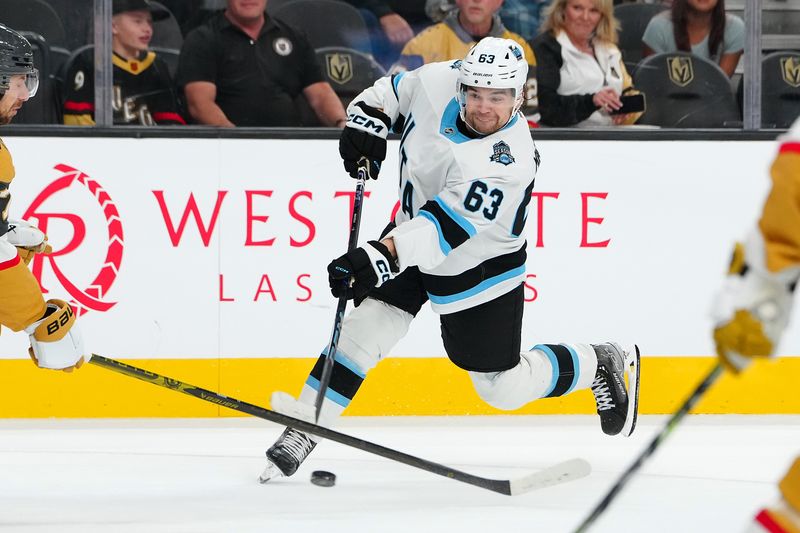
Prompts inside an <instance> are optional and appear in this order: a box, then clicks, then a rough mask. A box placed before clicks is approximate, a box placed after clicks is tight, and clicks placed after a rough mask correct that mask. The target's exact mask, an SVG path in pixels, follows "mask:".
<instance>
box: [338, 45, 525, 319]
mask: <svg viewBox="0 0 800 533" xmlns="http://www.w3.org/2000/svg"><path fill="white" fill-rule="evenodd" d="M459 66H460V61H448V62H441V63H429V64H427V65H424V66H422V67H420V68H418V69H417V70H414V71H411V72H404V73H398V74H395V75H393V76H391V77H385V78H381V79H380V80H378V81H377V82H376V83H375V84H374V85H373V86H372V87H370V88H369V89H367V90H365V91H363V92H362V93H361V94H360V95H359V96H358V97H356V99H354V100H353V102H352V103H351V104H350V107H348V115H349V116H350V121H349V122H348V126H353V125H354V121H357V117H358V116H359V115H361V117H362V124H361V125H360V127H359V126H356V127H359V129H366V130H367V131H369V130H368V129H367V128H364V127H363V112H361V110H360V108H358V107H357V104H358V103H359V102H363V103H364V104H366V105H368V106H370V107H373V108H377V109H381V110H382V111H383V112H384V113H385V114H386V115H388V117H389V119H390V120H391V125H392V129H393V131H395V132H397V133H402V135H401V140H400V189H399V193H400V204H401V209H400V210H399V211H398V213H397V216H396V218H395V223H396V224H397V227H396V228H394V229H393V230H392V231H391V232H390V233H389V234H388V236H390V237H392V238H393V239H394V244H395V247H396V249H397V255H398V261H399V264H400V268H401V270H402V269H405V268H407V267H409V266H417V267H418V268H419V270H420V272H421V273H422V276H423V280H424V283H425V289H426V291H427V292H428V297H429V298H430V301H431V305H432V308H433V310H434V311H436V312H437V313H440V314H447V313H454V312H457V311H461V310H464V309H468V308H470V307H474V306H476V305H480V304H482V303H485V302H488V301H490V300H492V299H494V298H497V297H498V296H501V295H503V294H505V293H507V292H509V291H510V290H512V289H514V288H516V287H518V286H519V285H520V283H522V281H523V279H524V276H525V259H526V252H525V237H524V235H523V228H524V226H525V218H526V216H527V208H528V203H529V202H530V198H531V190H532V189H533V183H534V178H535V175H536V170H537V168H538V164H539V155H538V152H537V151H536V148H535V146H534V143H533V140H532V139H531V134H530V131H529V129H528V124H527V122H526V121H525V119H524V117H523V116H522V115H521V114H517V115H516V116H514V117H513V119H512V120H511V122H510V123H509V124H508V125H507V126H506V127H504V128H503V129H501V130H500V131H498V132H496V133H494V134H492V135H488V136H484V137H479V136H476V135H474V134H473V133H472V132H470V131H469V130H468V129H467V128H466V127H465V125H464V124H463V122H461V120H460V119H459V118H458V117H459V104H458V101H457V100H456V98H455V94H456V80H457V78H458V72H459V70H458V69H459Z"/></svg>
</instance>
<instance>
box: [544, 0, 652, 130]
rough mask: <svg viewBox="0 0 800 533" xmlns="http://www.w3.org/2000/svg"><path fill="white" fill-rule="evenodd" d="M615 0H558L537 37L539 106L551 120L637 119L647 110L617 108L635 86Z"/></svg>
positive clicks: (554, 122)
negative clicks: (624, 55) (625, 60)
mask: <svg viewBox="0 0 800 533" xmlns="http://www.w3.org/2000/svg"><path fill="white" fill-rule="evenodd" d="M617 25H618V23H617V21H616V19H615V18H614V14H613V6H612V2H611V0H554V1H553V3H552V4H551V5H550V7H549V8H548V9H547V11H546V13H545V21H544V23H543V24H542V34H541V35H540V36H539V37H537V38H536V39H535V40H534V41H533V50H534V52H535V53H536V61H537V63H538V66H537V69H538V75H537V78H538V81H539V112H540V113H541V115H542V118H541V122H542V124H544V125H547V126H562V127H563V126H611V125H617V124H632V123H633V122H635V121H636V120H637V119H638V118H639V116H640V115H641V113H630V114H624V115H616V114H612V112H614V111H616V110H618V109H620V108H621V106H622V103H621V101H620V95H622V94H631V93H633V92H634V89H633V83H632V80H631V77H630V76H629V75H628V72H627V70H626V69H625V64H624V63H623V62H622V53H621V52H620V50H619V48H617V45H616V43H617Z"/></svg>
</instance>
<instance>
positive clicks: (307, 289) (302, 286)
mask: <svg viewBox="0 0 800 533" xmlns="http://www.w3.org/2000/svg"><path fill="white" fill-rule="evenodd" d="M310 277H311V274H300V275H299V276H297V286H298V287H300V288H301V289H303V290H304V291H305V292H306V296H305V297H304V298H295V300H297V301H298V302H307V301H309V300H310V299H311V294H312V293H311V289H309V288H308V287H307V286H305V285H303V284H302V283H301V280H302V279H303V278H310Z"/></svg>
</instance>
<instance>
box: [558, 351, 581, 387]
mask: <svg viewBox="0 0 800 533" xmlns="http://www.w3.org/2000/svg"><path fill="white" fill-rule="evenodd" d="M561 346H563V347H564V348H566V349H567V350H569V354H570V355H571V356H572V368H573V369H574V371H575V372H574V374H573V375H572V385H570V386H569V389H567V392H565V393H564V394H569V393H570V392H572V391H573V390H574V389H575V385H577V384H578V377H579V376H580V375H581V364H580V360H579V359H578V354H577V353H576V352H575V350H573V349H572V346H570V345H569V344H562V345H561Z"/></svg>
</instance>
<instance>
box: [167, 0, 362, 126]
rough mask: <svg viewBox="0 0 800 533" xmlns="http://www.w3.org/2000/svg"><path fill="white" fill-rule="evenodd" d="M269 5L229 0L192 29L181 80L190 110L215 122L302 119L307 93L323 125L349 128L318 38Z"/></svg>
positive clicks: (271, 123)
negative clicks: (312, 39)
mask: <svg viewBox="0 0 800 533" xmlns="http://www.w3.org/2000/svg"><path fill="white" fill-rule="evenodd" d="M266 7H267V0H255V1H253V0H228V4H227V8H226V9H225V11H223V12H220V13H217V14H215V15H214V16H213V17H212V18H211V19H210V20H209V21H208V22H206V24H204V25H203V26H200V27H198V28H195V29H194V30H192V31H191V32H190V33H189V34H188V35H187V36H186V40H185V41H184V43H183V48H182V49H181V56H180V62H179V64H178V75H177V81H178V87H180V88H181V89H182V90H183V92H184V94H185V97H186V103H187V106H188V109H189V113H190V115H191V116H192V118H193V119H194V120H195V122H197V123H199V124H206V125H209V126H222V127H234V126H272V127H296V126H302V125H303V124H302V122H301V114H300V110H299V109H298V108H297V107H296V106H295V101H296V100H297V99H298V97H300V96H301V95H302V96H303V97H305V99H306V100H307V101H308V104H309V106H310V108H311V109H312V110H313V111H314V113H315V114H316V116H317V118H318V119H319V122H320V123H321V124H322V125H324V126H336V127H343V126H344V123H345V122H346V121H347V118H346V115H345V112H344V107H343V106H342V102H341V101H340V100H339V97H338V96H336V93H335V92H333V89H332V88H331V86H330V84H328V82H327V81H325V80H324V78H323V76H322V71H321V69H320V67H319V63H318V62H317V59H316V56H315V55H314V49H313V47H312V46H311V43H309V41H308V39H307V38H306V37H305V35H304V34H303V33H301V32H300V31H298V30H296V29H294V28H292V27H291V26H288V25H286V24H284V23H283V22H281V21H280V20H276V19H273V18H271V17H269V16H268V15H267V13H266ZM309 16H313V13H310V14H309ZM332 23H333V22H332Z"/></svg>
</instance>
